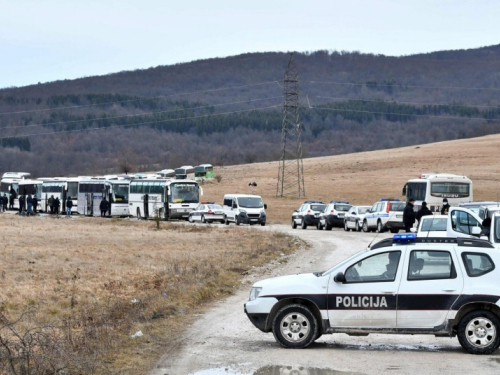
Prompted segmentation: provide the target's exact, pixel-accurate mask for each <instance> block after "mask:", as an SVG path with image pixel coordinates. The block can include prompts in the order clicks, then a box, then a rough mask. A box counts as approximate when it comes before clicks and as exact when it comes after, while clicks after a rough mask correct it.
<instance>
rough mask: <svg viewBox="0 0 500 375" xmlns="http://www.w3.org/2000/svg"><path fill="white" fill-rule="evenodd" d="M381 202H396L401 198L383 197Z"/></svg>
mask: <svg viewBox="0 0 500 375" xmlns="http://www.w3.org/2000/svg"><path fill="white" fill-rule="evenodd" d="M380 201H381V202H388V201H394V202H401V201H400V200H399V199H397V198H382V199H381V200H380Z"/></svg>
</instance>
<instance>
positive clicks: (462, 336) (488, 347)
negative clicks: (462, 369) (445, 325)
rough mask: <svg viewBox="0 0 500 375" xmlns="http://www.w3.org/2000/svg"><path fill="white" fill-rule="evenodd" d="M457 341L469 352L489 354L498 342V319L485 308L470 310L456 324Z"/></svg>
mask: <svg viewBox="0 0 500 375" xmlns="http://www.w3.org/2000/svg"><path fill="white" fill-rule="evenodd" d="M457 336H458V341H459V342H460V345H462V348H464V349H465V350H466V351H467V352H469V353H471V354H491V353H492V352H493V351H494V350H495V349H496V348H497V347H498V345H499V342H500V320H499V319H498V317H497V316H496V315H494V314H493V313H491V312H489V311H486V310H477V311H471V312H470V313H468V314H467V315H465V316H464V317H463V318H462V320H461V321H460V323H459V324H458V330H457Z"/></svg>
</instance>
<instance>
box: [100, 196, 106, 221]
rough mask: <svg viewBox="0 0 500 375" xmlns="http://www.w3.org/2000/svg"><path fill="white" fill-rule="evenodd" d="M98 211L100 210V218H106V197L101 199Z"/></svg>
mask: <svg viewBox="0 0 500 375" xmlns="http://www.w3.org/2000/svg"><path fill="white" fill-rule="evenodd" d="M99 209H100V210H101V217H106V211H107V210H108V201H107V200H106V197H104V198H102V201H101V204H100V205H99Z"/></svg>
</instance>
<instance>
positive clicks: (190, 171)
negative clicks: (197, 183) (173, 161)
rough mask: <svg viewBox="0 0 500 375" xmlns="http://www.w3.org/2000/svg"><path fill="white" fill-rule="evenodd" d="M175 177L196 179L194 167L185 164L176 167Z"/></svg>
mask: <svg viewBox="0 0 500 375" xmlns="http://www.w3.org/2000/svg"><path fill="white" fill-rule="evenodd" d="M175 178H176V179H177V180H194V168H193V167H192V166H190V165H185V166H182V167H180V168H176V169H175Z"/></svg>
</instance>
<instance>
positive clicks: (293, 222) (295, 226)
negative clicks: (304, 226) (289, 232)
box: [292, 217, 297, 229]
mask: <svg viewBox="0 0 500 375" xmlns="http://www.w3.org/2000/svg"><path fill="white" fill-rule="evenodd" d="M295 228H297V223H296V222H295V219H294V218H293V217H292V229H295Z"/></svg>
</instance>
